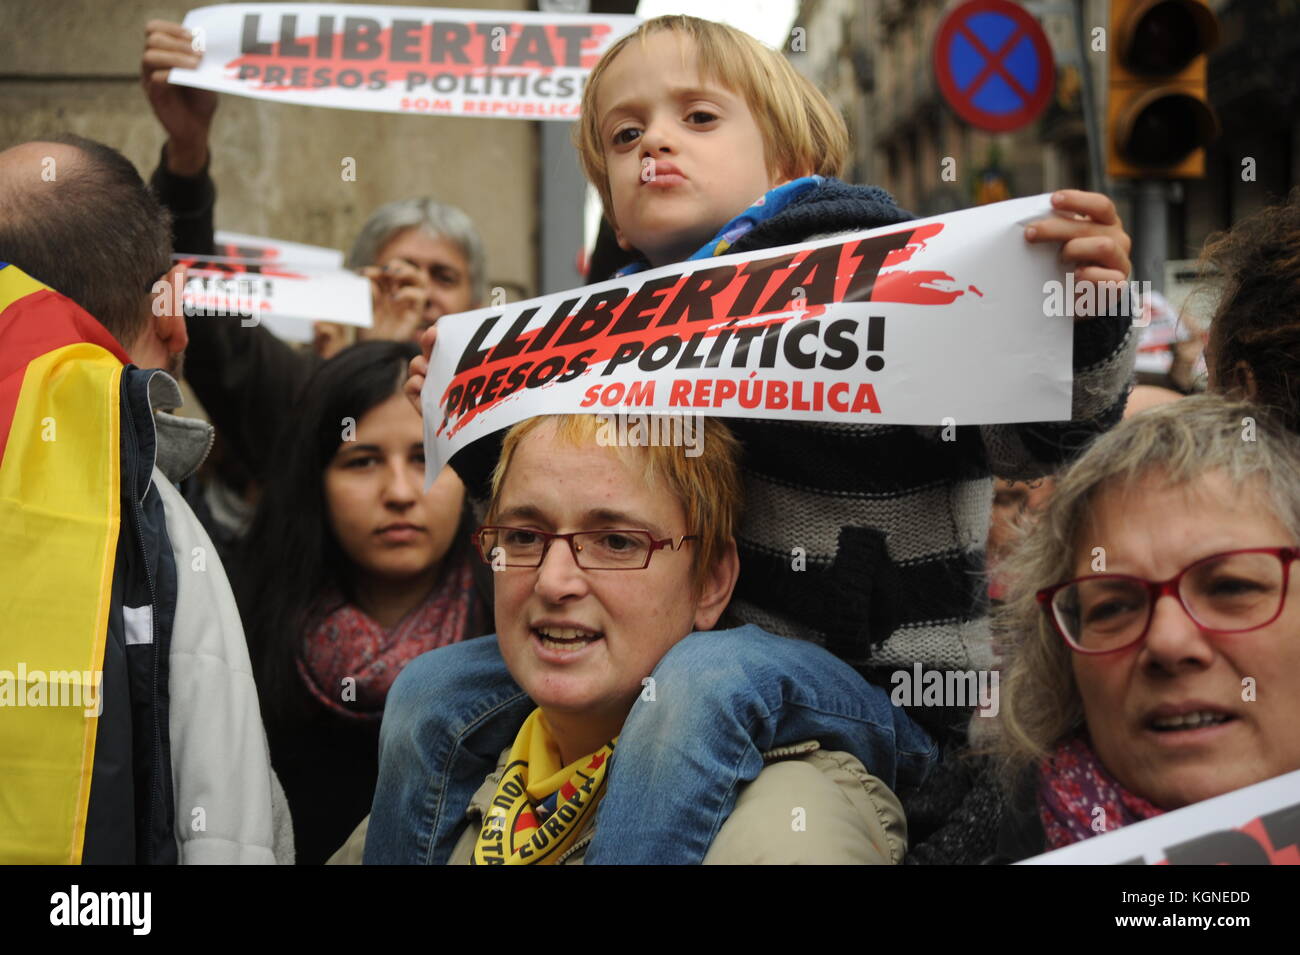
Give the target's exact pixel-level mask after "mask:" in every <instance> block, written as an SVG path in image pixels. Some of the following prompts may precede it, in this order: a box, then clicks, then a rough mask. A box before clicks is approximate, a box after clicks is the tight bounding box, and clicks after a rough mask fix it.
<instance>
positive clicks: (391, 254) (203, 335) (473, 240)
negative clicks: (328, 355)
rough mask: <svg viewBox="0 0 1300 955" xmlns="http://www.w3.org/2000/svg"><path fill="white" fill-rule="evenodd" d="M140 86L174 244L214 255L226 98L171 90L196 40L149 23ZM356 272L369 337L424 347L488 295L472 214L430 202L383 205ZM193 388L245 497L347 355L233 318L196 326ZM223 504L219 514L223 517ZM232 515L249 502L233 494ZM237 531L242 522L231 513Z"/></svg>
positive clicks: (328, 343)
mask: <svg viewBox="0 0 1300 955" xmlns="http://www.w3.org/2000/svg"><path fill="white" fill-rule="evenodd" d="M145 34H146V39H145V49H144V55H143V57H142V59H141V82H142V85H143V87H144V91H145V95H146V98H147V99H148V100H149V104H150V106H151V107H152V108H153V112H154V115H155V116H156V117H157V118H158V121H159V123H160V124H161V125H162V127H163V129H164V130H166V132H167V142H166V144H165V145H164V147H163V150H162V156H161V161H160V163H159V166H158V168H157V169H156V170H155V172H154V174H153V179H152V182H151V185H152V187H153V189H154V191H155V193H156V194H157V195H158V197H159V199H160V200H161V201H162V203H163V204H164V205H165V206H166V207H167V208H168V209H169V210H170V211H171V213H172V220H173V241H174V244H175V247H176V248H177V249H178V250H180V251H184V252H189V253H194V254H197V255H211V254H213V252H214V240H213V205H214V202H215V199H216V190H215V187H214V185H213V182H212V179H211V177H210V176H209V175H208V162H209V158H210V157H209V149H208V139H209V132H210V129H211V123H212V116H213V113H214V112H215V110H216V107H217V102H218V100H217V94H216V93H213V92H210V91H208V90H200V89H192V88H189V87H185V86H173V85H171V84H170V83H168V82H167V75H168V73H169V71H170V70H171V69H172V68H173V67H189V68H193V67H195V66H197V65H198V63H199V61H200V59H201V57H202V54H201V53H199V52H196V51H195V50H194V48H193V45H192V38H191V36H190V34H189V32H188V31H187V30H186V29H185V28H184V27H182V26H181V25H180V24H177V23H170V22H166V21H161V20H151V21H149V23H148V24H147V25H146V27H145ZM347 265H348V267H349V268H352V269H356V270H358V271H359V272H360V273H361V274H362V275H364V276H366V277H367V278H369V279H370V281H371V292H372V304H373V309H374V325H373V326H372V327H371V328H369V329H361V330H360V332H359V337H361V338H380V339H390V340H406V339H409V340H412V341H415V340H418V339H419V336H420V333H421V332H423V331H424V330H425V329H426V328H428V327H429V326H430V325H432V324H433V323H434V322H436V321H437V320H438V319H439V318H441V317H442V316H443V315H446V314H450V313H453V312H463V311H468V310H469V309H472V308H476V307H478V306H479V305H481V304H482V303H483V302H484V301H485V300H486V297H487V277H486V266H485V258H484V253H483V242H482V240H481V239H480V238H479V235H478V232H477V230H476V229H475V228H474V224H473V222H472V221H471V220H470V218H469V216H467V215H466V214H465V213H464V212H463V211H461V210H460V209H457V208H456V207H454V206H450V205H447V204H445V203H440V202H436V201H434V200H433V199H430V198H415V199H402V200H398V201H396V202H390V203H388V204H386V205H383V206H381V207H380V208H378V209H377V210H375V212H374V213H373V214H372V215H371V216H370V217H369V218H368V219H367V220H366V222H365V224H364V225H363V226H362V227H361V231H360V233H359V234H358V236H357V238H356V241H355V242H354V244H353V246H352V250H351V252H350V253H349V255H348V257H347ZM188 326H189V335H190V346H189V352H188V358H187V361H188V365H187V370H188V376H187V377H188V380H189V382H190V384H191V385H192V386H193V388H194V392H195V394H196V395H198V398H199V400H200V401H201V402H202V403H203V406H204V408H205V409H206V410H207V412H208V414H209V416H210V417H211V419H212V422H213V424H215V425H216V426H217V431H218V434H219V436H220V437H221V439H222V440H223V442H224V445H225V447H224V452H225V453H224V455H223V464H222V466H221V477H222V480H223V482H224V483H226V484H228V485H229V486H230V487H232V488H233V489H235V490H236V491H237V492H243V491H245V490H246V489H247V487H248V484H249V482H250V481H252V482H260V481H261V480H263V479H264V477H265V473H264V471H265V467H266V460H267V458H268V453H267V452H268V450H269V449H270V448H271V447H272V445H273V444H274V442H275V441H276V438H277V435H278V432H279V429H280V427H281V426H282V424H283V422H284V419H285V416H286V415H287V413H288V411H289V409H290V408H292V406H293V403H294V401H295V400H296V398H297V396H298V394H299V393H300V391H301V388H302V386H303V384H304V383H305V382H306V380H307V379H308V378H309V377H310V376H311V374H312V372H314V371H315V369H316V367H317V366H318V365H319V363H320V360H321V355H320V354H319V352H322V351H324V352H332V351H334V350H337V348H338V347H341V345H342V344H343V343H342V342H340V341H338V340H337V336H336V333H335V332H332V331H331V330H329V329H328V328H322V329H318V349H317V352H318V353H317V354H313V353H312V352H304V351H299V350H297V349H295V348H293V347H291V346H290V345H288V344H287V343H285V342H283V341H281V340H280V339H278V338H276V337H275V336H274V335H272V334H271V333H270V332H269V331H267V330H266V329H265V328H262V327H260V326H256V327H244V326H243V325H242V323H240V322H236V321H231V320H229V319H228V318H227V319H223V318H203V317H194V318H190V319H189V321H188ZM217 509H218V508H214V510H217ZM226 509H227V510H230V509H234V510H238V509H239V504H238V502H236V501H232V500H230V499H229V497H227V498H226ZM230 516H231V518H232V520H231V523H236V522H237V515H235V514H231V515H230Z"/></svg>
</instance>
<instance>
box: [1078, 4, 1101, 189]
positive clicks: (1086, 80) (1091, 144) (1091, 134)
mask: <svg viewBox="0 0 1300 955" xmlns="http://www.w3.org/2000/svg"><path fill="white" fill-rule="evenodd" d="M1084 3H1085V0H1074V4H1073V7H1074V39H1075V43H1076V45H1077V47H1078V51H1079V78H1080V79H1081V80H1082V81H1083V82H1082V84H1081V85H1082V86H1083V91H1082V93H1083V125H1084V127H1085V128H1086V129H1087V131H1088V189H1089V190H1091V191H1092V192H1103V191H1105V188H1106V165H1105V160H1104V159H1103V158H1102V154H1101V128H1100V127H1099V126H1098V125H1097V105H1096V103H1095V102H1094V101H1093V96H1092V65H1091V64H1090V63H1089V62H1088V44H1087V42H1086V41H1085V40H1084V36H1085V30H1084V26H1083V4H1084Z"/></svg>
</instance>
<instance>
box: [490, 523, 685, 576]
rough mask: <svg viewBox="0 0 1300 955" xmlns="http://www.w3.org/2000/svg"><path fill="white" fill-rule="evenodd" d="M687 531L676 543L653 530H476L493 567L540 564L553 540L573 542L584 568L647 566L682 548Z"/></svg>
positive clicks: (578, 562)
mask: <svg viewBox="0 0 1300 955" xmlns="http://www.w3.org/2000/svg"><path fill="white" fill-rule="evenodd" d="M698 539H699V536H698V535H696V534H687V535H686V536H684V537H681V538H678V539H677V543H676V544H674V543H673V538H671V537H665V538H664V539H663V540H656V539H655V537H654V535H653V534H651V533H650V532H649V531H641V530H611V531H575V532H573V533H571V534H548V533H547V532H546V531H536V530H532V529H530V528H524V527H498V526H491V525H489V526H484V527H480V528H479V529H478V530H477V531H475V532H474V544H475V546H476V547H477V548H478V553H479V556H480V557H482V558H483V560H484V562H485V563H487V564H490V565H492V567H494V568H497V567H540V566H542V560H543V559H544V558H545V557H546V550H547V548H548V547H550V546H551V541H554V540H562V541H566V542H567V543H568V545H569V550H570V551H571V552H572V553H573V560H574V562H575V563H576V564H577V565H578V566H579V567H581V568H582V569H584V570H644V569H645V568H647V567H649V566H650V558H651V557H652V556H653V555H654V553H655V551H657V550H660V549H662V548H665V547H666V548H668V549H669V550H680V549H681V547H682V545H683V544H685V543H686V542H687V541H689V540H698Z"/></svg>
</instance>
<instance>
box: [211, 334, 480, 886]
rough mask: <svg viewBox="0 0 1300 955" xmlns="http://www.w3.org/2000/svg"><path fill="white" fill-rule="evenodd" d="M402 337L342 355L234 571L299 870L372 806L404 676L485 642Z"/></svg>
mask: <svg viewBox="0 0 1300 955" xmlns="http://www.w3.org/2000/svg"><path fill="white" fill-rule="evenodd" d="M418 352H419V349H418V348H417V347H416V346H415V345H413V344H410V343H406V342H365V343H361V344H358V345H354V346H352V347H350V348H347V349H345V350H344V351H342V352H340V353H339V354H338V355H337V356H335V357H334V358H332V359H331V360H329V361H327V362H326V363H325V364H323V365H322V366H321V367H320V369H319V370H318V371H317V372H316V374H315V375H314V377H313V378H312V379H311V380H310V381H309V383H308V384H307V386H306V389H305V391H304V393H303V396H302V398H301V400H300V401H299V403H298V406H297V408H296V409H295V411H294V413H293V414H292V415H290V416H289V418H288V420H289V422H290V426H289V427H288V428H287V429H286V430H285V431H284V432H283V433H282V434H281V437H280V441H279V443H278V445H277V447H276V450H275V454H274V457H273V460H272V461H271V462H270V464H271V467H270V470H269V471H268V475H269V478H268V481H267V484H266V489H265V492H264V494H263V496H262V499H261V501H260V502H259V505H258V510H257V516H256V518H255V519H254V522H253V526H252V528H251V529H250V531H249V535H248V538H247V541H246V545H245V549H244V557H243V559H242V560H241V561H240V562H239V566H238V568H236V575H237V577H238V580H239V586H238V592H239V602H240V610H241V612H242V614H243V618H244V627H245V630H246V631H247V635H248V641H249V648H250V654H251V657H252V660H253V667H254V670H255V672H256V676H257V683H258V688H259V691H260V695H261V704H262V711H263V716H264V719H265V722H266V728H267V735H268V737H269V741H270V747H271V761H272V764H273V765H274V767H275V769H276V772H277V773H278V774H279V776H280V779H281V781H282V782H283V784H284V788H285V792H286V794H287V795H288V797H289V806H290V809H291V810H292V812H293V821H294V830H295V843H296V848H297V858H298V861H299V862H300V863H306V864H314V863H319V862H323V861H324V860H325V859H326V858H327V857H328V855H329V853H330V852H332V851H333V850H334V849H336V848H337V847H338V846H339V844H340V843H341V842H342V841H343V840H344V839H345V838H346V837H347V834H348V833H349V832H351V831H352V828H353V826H355V825H356V824H357V822H358V821H359V820H360V819H361V818H363V817H364V816H365V815H366V814H367V813H368V812H369V810H370V801H371V797H372V795H373V792H374V786H375V779H376V776H377V774H378V740H379V720H380V717H381V716H382V714H383V709H384V700H385V698H386V696H387V693H388V688H389V686H391V685H392V682H393V679H394V678H395V677H396V676H397V674H398V672H399V671H400V670H401V668H402V667H403V666H404V665H405V664H406V663H408V662H409V661H410V660H412V659H413V658H414V657H416V656H418V655H419V654H421V653H424V652H425V651H428V650H433V649H436V648H438V647H442V646H446V645H448V644H451V643H456V642H458V641H460V640H463V639H465V638H467V637H473V636H478V635H480V634H482V633H486V632H488V631H490V629H491V626H490V620H489V618H488V614H487V610H486V606H485V604H484V602H483V600H482V599H481V597H480V596H479V594H478V593H477V592H476V590H475V588H474V583H473V579H472V577H471V571H470V559H471V557H472V553H471V551H470V549H469V529H468V525H467V524H466V522H465V521H464V520H463V519H462V518H463V509H464V488H463V486H462V485H461V483H460V481H459V479H458V478H457V477H456V476H455V474H454V473H453V472H452V471H451V470H450V469H448V470H446V471H444V472H443V473H442V474H441V475H440V476H439V477H438V479H437V480H436V481H435V482H434V484H433V486H432V487H431V488H430V489H429V491H428V492H427V493H425V491H424V446H423V432H422V427H421V421H420V416H419V415H418V414H416V413H415V411H414V410H413V409H412V408H411V406H410V404H409V403H408V402H407V401H406V399H405V398H403V397H402V393H401V385H402V382H403V380H404V379H405V372H406V366H407V363H408V362H409V361H410V359H411V358H412V357H413V356H415V355H416V354H418Z"/></svg>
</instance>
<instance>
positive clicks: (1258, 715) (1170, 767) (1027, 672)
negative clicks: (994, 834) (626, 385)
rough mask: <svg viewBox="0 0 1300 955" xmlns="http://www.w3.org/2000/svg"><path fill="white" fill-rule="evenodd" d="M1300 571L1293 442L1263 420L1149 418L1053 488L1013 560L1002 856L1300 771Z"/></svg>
mask: <svg viewBox="0 0 1300 955" xmlns="http://www.w3.org/2000/svg"><path fill="white" fill-rule="evenodd" d="M1297 558H1300V438H1297V437H1296V436H1295V435H1294V434H1292V433H1291V432H1289V431H1287V430H1285V429H1284V428H1281V427H1279V426H1277V425H1276V424H1274V423H1272V422H1270V421H1268V420H1267V419H1266V418H1265V417H1264V412H1262V411H1260V410H1258V409H1257V408H1256V407H1254V406H1252V405H1249V404H1244V403H1241V402H1230V401H1227V400H1224V399H1222V398H1218V397H1214V396H1201V397H1194V398H1186V399H1183V400H1181V401H1178V402H1175V403H1173V404H1170V405H1166V406H1164V407H1160V408H1155V409H1152V410H1150V411H1148V412H1146V413H1144V414H1141V415H1138V416H1137V417H1135V418H1132V419H1130V420H1128V421H1125V422H1123V423H1122V424H1121V425H1119V426H1118V427H1116V428H1115V429H1114V430H1113V431H1111V432H1109V433H1107V434H1106V435H1103V436H1102V437H1101V438H1100V439H1098V440H1097V442H1096V443H1095V444H1094V445H1093V446H1092V447H1091V448H1090V449H1089V450H1088V452H1087V453H1086V454H1084V455H1083V457H1081V458H1080V459H1079V460H1078V461H1077V462H1076V463H1075V465H1074V466H1073V467H1072V468H1071V469H1070V470H1069V471H1068V472H1066V473H1065V474H1064V475H1063V476H1061V477H1060V479H1059V482H1058V484H1057V488H1056V493H1055V496H1054V497H1053V498H1052V501H1051V503H1050V504H1049V505H1048V507H1047V509H1046V510H1045V511H1044V513H1043V516H1042V519H1041V520H1040V522H1039V524H1038V525H1037V526H1036V527H1035V528H1034V530H1033V531H1032V532H1030V533H1029V534H1028V536H1027V537H1026V538H1025V540H1023V541H1022V542H1021V544H1020V546H1019V547H1018V548H1017V549H1016V551H1015V552H1014V553H1013V554H1012V555H1011V556H1010V557H1009V558H1008V561H1007V564H1006V570H1007V576H1008V578H1009V579H1010V580H1012V581H1013V584H1012V592H1011V594H1010V598H1011V599H1010V600H1009V601H1008V603H1007V605H1006V606H1005V607H1004V612H1003V619H1002V627H1001V633H1002V634H1003V635H1004V638H1003V639H1004V640H1005V647H1004V655H1005V668H1004V677H1003V689H1002V700H1001V713H1000V724H999V727H1000V733H999V748H1000V750H1001V753H1002V756H1003V757H1004V760H1005V766H1006V769H1007V773H1008V778H1009V779H1010V780H1014V781H1015V788H1016V797H1015V798H1013V800H1012V809H1013V811H1012V812H1011V813H1009V814H1008V817H1007V819H1006V822H1005V823H1004V826H1003V829H1002V838H1001V840H1000V842H1001V846H1000V850H1001V853H1002V855H1004V856H1005V857H1008V858H1018V857H1023V856H1027V855H1034V854H1037V853H1039V852H1043V851H1046V850H1048V849H1056V848H1060V847H1061V846H1065V845H1069V844H1071V843H1073V842H1077V841H1079V840H1081V839H1086V838H1089V837H1091V836H1093V835H1096V834H1098V831H1106V830H1110V829H1115V828H1119V827H1120V826H1124V825H1127V824H1129V823H1133V822H1138V821H1140V820H1143V819H1147V818H1150V817H1152V816H1155V815H1159V814H1160V813H1162V812H1166V811H1168V810H1173V809H1178V808H1181V807H1183V806H1186V805H1189V804H1190V803H1194V802H1199V801H1201V800H1203V799H1209V798H1211V797H1213V796H1218V795H1221V794H1223V793H1226V792H1230V791H1232V790H1234V789H1239V788H1241V787H1243V786H1249V785H1251V784H1253V783H1257V782H1261V781H1263V780H1265V779H1269V778H1272V777H1274V776H1279V775H1282V774H1284V773H1287V772H1290V771H1292V770H1296V769H1300V733H1297V732H1296V727H1297V726H1300V582H1297V578H1300V565H1297V563H1296V561H1297ZM1098 807H1100V808H1101V810H1102V812H1101V813H1098V812H1097V808H1098ZM1099 819H1100V820H1101V821H1102V825H1097V821H1098V820H1099Z"/></svg>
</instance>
